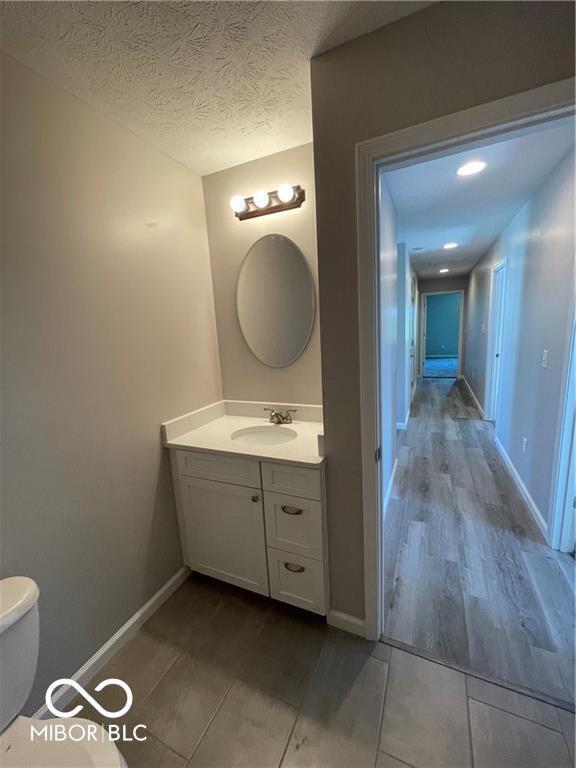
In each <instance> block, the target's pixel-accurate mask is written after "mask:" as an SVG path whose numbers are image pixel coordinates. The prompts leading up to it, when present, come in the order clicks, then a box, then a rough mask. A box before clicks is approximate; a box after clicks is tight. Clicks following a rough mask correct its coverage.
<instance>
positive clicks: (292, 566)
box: [284, 563, 306, 573]
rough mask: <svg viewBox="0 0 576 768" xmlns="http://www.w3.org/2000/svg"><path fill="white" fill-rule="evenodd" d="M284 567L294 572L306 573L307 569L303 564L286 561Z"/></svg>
mask: <svg viewBox="0 0 576 768" xmlns="http://www.w3.org/2000/svg"><path fill="white" fill-rule="evenodd" d="M284 568H286V570H287V571H291V572H292V573H304V571H305V570H306V568H304V566H303V565H296V563H284Z"/></svg>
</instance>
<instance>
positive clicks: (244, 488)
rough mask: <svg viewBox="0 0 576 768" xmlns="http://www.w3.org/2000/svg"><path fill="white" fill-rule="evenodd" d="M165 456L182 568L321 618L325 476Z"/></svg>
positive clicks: (225, 458) (242, 460)
mask: <svg viewBox="0 0 576 768" xmlns="http://www.w3.org/2000/svg"><path fill="white" fill-rule="evenodd" d="M170 454H171V461H172V472H173V477H174V484H175V489H176V494H177V499H178V514H179V524H180V534H181V539H182V549H183V552H184V558H185V562H186V564H187V565H188V566H189V567H190V568H191V569H192V570H193V571H198V572H200V573H204V574H206V575H208V576H212V577H214V578H217V579H222V580H223V581H227V582H229V583H231V584H235V585H236V586H238V587H243V588H245V589H249V590H252V591H253V592H258V593H260V594H263V595H270V596H271V597H273V598H275V599H277V600H281V601H283V602H286V603H290V604H292V605H296V606H299V607H300V608H304V609H306V610H309V611H313V612H315V613H319V614H325V613H326V606H327V595H326V584H327V578H326V557H325V552H326V526H325V515H324V482H323V472H322V469H321V468H315V467H314V468H312V467H303V466H298V465H295V464H290V463H284V462H269V461H259V460H258V459H255V458H252V457H244V456H238V457H236V456H231V455H229V454H216V453H203V452H199V451H192V450H182V449H171V451H170Z"/></svg>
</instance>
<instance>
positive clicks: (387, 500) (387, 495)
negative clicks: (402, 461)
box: [382, 457, 398, 517]
mask: <svg viewBox="0 0 576 768" xmlns="http://www.w3.org/2000/svg"><path fill="white" fill-rule="evenodd" d="M397 469H398V457H396V458H395V459H394V466H393V467H392V474H391V475H390V482H389V483H388V488H386V493H385V494H384V499H383V501H382V509H383V510H384V514H383V517H386V512H387V511H388V504H389V503H390V498H391V496H392V489H393V488H394V479H395V477H396V470H397Z"/></svg>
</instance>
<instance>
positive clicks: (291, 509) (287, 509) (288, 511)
mask: <svg viewBox="0 0 576 768" xmlns="http://www.w3.org/2000/svg"><path fill="white" fill-rule="evenodd" d="M280 509H281V510H282V512H285V513H286V514H287V515H301V514H302V512H303V510H302V509H300V508H299V507H289V506H288V504H282V506H281V507H280Z"/></svg>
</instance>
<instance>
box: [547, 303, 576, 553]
mask: <svg viewBox="0 0 576 768" xmlns="http://www.w3.org/2000/svg"><path fill="white" fill-rule="evenodd" d="M570 315H571V318H570V321H571V328H570V347H569V349H570V353H569V360H568V364H567V370H566V377H565V379H564V380H565V382H566V386H565V389H564V392H563V398H562V412H561V415H560V418H561V422H560V423H561V428H560V437H559V440H558V446H557V451H556V456H557V462H556V468H557V471H556V476H555V478H554V485H553V488H552V500H551V501H552V504H551V509H552V517H551V519H550V529H549V536H548V544H549V546H550V547H552V549H559V550H560V551H561V552H571V551H572V550H573V548H574V516H575V515H576V510H574V507H571V508H570V506H569V501H570V497H571V496H572V494H573V493H574V490H575V489H574V485H573V481H574V464H575V462H576V456H574V450H575V445H576V434H575V432H576V327H575V326H576V324H575V319H574V301H573V302H572V311H571V313H570ZM571 472H572V474H571Z"/></svg>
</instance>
